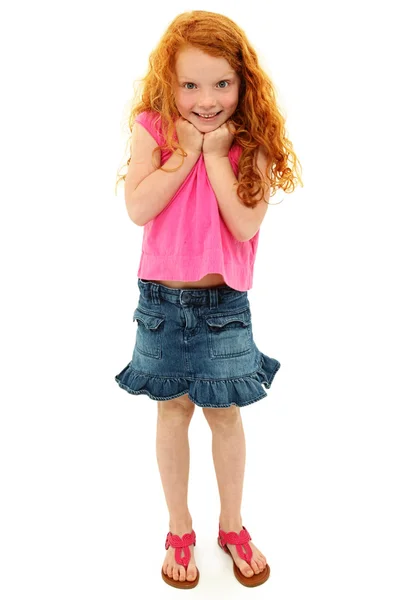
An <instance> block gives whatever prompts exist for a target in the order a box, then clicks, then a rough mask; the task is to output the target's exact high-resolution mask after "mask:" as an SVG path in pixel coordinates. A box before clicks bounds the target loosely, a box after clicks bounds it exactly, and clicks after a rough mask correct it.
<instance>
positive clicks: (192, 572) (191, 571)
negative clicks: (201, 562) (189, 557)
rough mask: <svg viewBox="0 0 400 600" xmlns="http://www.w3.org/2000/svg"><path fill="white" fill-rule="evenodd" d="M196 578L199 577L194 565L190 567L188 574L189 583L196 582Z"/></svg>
mask: <svg viewBox="0 0 400 600" xmlns="http://www.w3.org/2000/svg"><path fill="white" fill-rule="evenodd" d="M196 576H197V570H196V567H195V566H194V565H189V567H188V572H187V579H188V580H189V581H194V580H195V579H196Z"/></svg>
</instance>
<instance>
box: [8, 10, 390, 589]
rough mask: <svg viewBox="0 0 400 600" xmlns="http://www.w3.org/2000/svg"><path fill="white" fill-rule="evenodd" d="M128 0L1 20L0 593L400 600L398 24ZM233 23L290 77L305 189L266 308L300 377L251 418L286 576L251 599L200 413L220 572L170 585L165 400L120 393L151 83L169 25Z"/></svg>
mask: <svg viewBox="0 0 400 600" xmlns="http://www.w3.org/2000/svg"><path fill="white" fill-rule="evenodd" d="M257 4H259V8H256V2H250V1H248V0H246V2H244V3H237V2H232V1H231V0H229V1H218V0H214V1H213V2H210V1H204V2H202V3H200V4H193V3H191V2H177V1H174V0H170V1H169V2H162V3H160V4H159V5H156V4H154V3H143V2H142V3H136V2H133V1H131V2H123V1H121V0H114V1H113V2H112V3H111V2H104V3H101V2H96V3H95V2H89V1H84V0H80V1H79V2H77V1H74V2H73V1H70V2H66V3H61V2H52V3H50V2H44V1H36V2H32V3H28V2H19V3H15V4H13V5H12V7H11V5H9V6H8V7H6V8H3V10H2V24H1V36H0V44H1V48H0V49H1V55H2V77H1V79H2V88H3V91H2V95H1V104H2V110H1V113H0V114H1V116H0V119H1V122H0V125H1V142H0V143H1V195H2V201H1V213H2V214H1V219H0V226H1V231H0V243H1V267H2V284H3V286H2V293H1V302H2V310H1V313H0V314H1V367H2V368H1V390H0V392H1V414H0V451H1V454H0V460H1V472H0V484H1V488H2V489H1V495H0V502H1V511H0V519H1V521H0V527H1V529H0V551H1V557H0V561H1V577H0V595H1V597H2V599H3V600H14V599H21V600H22V599H23V600H26V599H29V598H32V597H38V598H41V599H42V600H45V599H46V600H47V599H51V600H53V599H57V600H64V599H68V600H70V599H72V598H74V599H75V600H83V599H84V600H87V599H91V598H93V599H96V600H102V599H107V600H111V599H112V600H114V599H116V598H118V600H125V599H132V598H134V599H136V598H137V599H139V598H140V599H142V598H144V599H145V598H175V597H178V596H179V594H185V593H187V594H191V596H192V597H196V598H207V600H208V599H210V600H211V599H214V598H220V597H221V594H223V595H224V597H227V598H228V597H229V598H232V599H234V598H244V597H245V596H246V597H247V595H249V594H252V597H254V598H264V597H265V596H266V595H267V596H268V598H270V599H271V600H278V599H283V600H289V599H294V598H299V597H300V598H303V597H304V598H307V599H308V600H320V599H321V598H323V599H324V600H330V599H335V600H336V599H337V598H345V599H349V600H350V599H352V600H353V599H354V598H364V599H372V598H374V599H375V598H378V597H381V598H385V600H395V599H396V600H398V598H399V594H400V583H399V578H398V574H399V559H400V552H399V547H400V546H399V534H400V527H399V512H398V507H399V505H400V498H399V491H398V489H399V488H398V483H399V481H398V479H399V464H398V456H399V454H400V452H399V421H398V414H399V412H398V410H399V409H398V403H399V399H400V398H399V395H400V394H399V334H400V331H399V329H400V328H399V319H398V307H399V304H400V303H399V294H398V279H399V261H398V256H399V247H398V237H399V200H400V198H399V129H400V128H399V110H398V109H399V106H400V99H399V95H398V92H397V89H398V85H399V81H398V73H399V69H398V59H396V58H395V55H396V54H397V56H398V53H399V48H398V47H397V48H396V44H397V42H396V38H397V40H398V27H397V26H396V19H395V14H394V12H395V11H394V5H395V2H389V1H381V2H367V1H366V2H363V3H361V2H356V1H354V0H353V1H349V0H347V1H344V0H340V1H337V2H331V3H328V2H317V1H316V0H315V1H311V0H303V1H302V2H296V1H294V0H286V2H277V1H274V2H272V1H271V2H269V1H266V0H264V1H263V2H261V3H259V2H257ZM199 8H201V9H206V10H207V9H208V10H213V11H215V12H222V13H224V14H226V15H227V16H229V17H231V18H232V19H234V20H235V21H236V22H237V23H238V24H239V25H240V26H241V27H242V28H243V29H244V30H245V31H246V33H247V35H248V37H249V39H250V41H251V43H252V44H253V45H254V47H255V48H256V50H257V51H258V53H259V56H260V60H261V62H262V64H263V66H264V68H265V69H266V71H267V72H268V73H269V75H270V76H271V77H272V80H273V81H274V84H275V86H276V90H277V93H278V100H279V104H280V106H281V109H282V112H283V113H284V114H285V116H286V118H287V122H286V126H287V132H288V136H289V139H291V141H292V142H293V145H294V149H295V151H296V153H297V155H298V157H299V159H300V161H301V163H302V165H303V180H304V184H305V186H304V188H298V189H297V190H296V192H295V193H294V194H289V195H285V194H278V195H277V196H276V197H275V199H274V200H272V202H280V200H282V199H283V202H281V203H280V204H278V205H276V206H270V208H269V210H268V213H267V217H266V219H265V221H264V223H263V224H262V229H261V237H260V244H259V251H258V255H257V260H256V266H255V273H254V285H253V288H252V289H251V291H250V292H249V299H250V303H251V307H252V316H253V329H254V336H255V340H256V343H257V345H258V347H259V348H260V350H262V351H263V352H264V353H266V354H267V355H269V356H272V357H275V358H277V359H278V360H279V361H280V362H281V364H282V367H281V370H280V371H279V373H278V374H277V376H276V379H275V380H274V383H273V385H272V387H271V389H270V390H269V391H268V397H267V398H265V399H263V400H262V401H260V402H257V403H255V404H253V405H250V406H249V407H247V408H246V409H243V410H242V416H243V421H244V424H245V431H246V440H247V466H246V478H245V490H244V499H243V510H242V516H243V522H244V524H245V526H246V527H247V529H249V531H250V533H251V535H252V537H253V541H254V543H255V544H256V545H258V546H259V548H260V549H261V550H262V552H264V554H265V555H266V557H267V559H268V562H269V564H270V566H271V576H270V579H269V581H268V582H267V583H266V584H265V585H263V586H261V587H259V588H255V589H253V590H252V591H249V590H248V589H247V588H244V587H242V586H240V584H239V583H238V582H237V581H236V579H235V578H234V576H233V574H232V565H231V561H230V559H229V557H227V555H225V554H224V553H222V552H221V550H220V549H219V548H218V547H217V543H216V537H217V529H218V513H219V498H218V492H217V485H216V480H215V475H214V471H213V463H212V456H211V435H210V432H209V428H208V425H207V423H206V421H205V419H204V418H203V414H202V411H201V409H196V411H195V415H194V418H193V421H192V424H191V428H190V440H191V480H190V491H189V495H190V497H189V500H190V509H191V512H192V516H193V526H194V529H195V531H196V533H197V540H198V544H197V547H196V559H197V564H198V567H199V570H200V573H201V580H200V584H199V585H198V587H197V588H196V589H194V590H192V591H191V592H181V591H180V590H175V589H173V588H170V587H169V586H167V585H165V583H164V582H163V581H162V579H161V575H160V571H161V565H162V561H163V559H164V553H165V550H164V542H165V537H166V534H167V531H168V514H167V511H166V507H165V503H164V497H163V492H162V488H161V483H160V480H159V474H158V470H157V464H156V458H155V419H156V408H157V405H156V402H155V401H153V400H151V399H150V398H148V397H147V396H132V395H130V394H128V393H126V392H125V391H123V390H121V389H120V388H119V387H118V385H117V383H116V382H115V381H114V376H115V375H116V374H117V373H119V372H120V371H121V370H122V368H123V367H124V366H125V365H126V364H127V363H128V362H129V360H130V358H131V353H132V349H133V343H134V334H135V324H134V323H133V322H132V315H133V311H134V308H135V306H136V303H137V301H138V288H137V277H136V274H137V269H138V265H139V258H140V249H141V242H142V234H143V230H142V228H140V227H138V226H136V225H134V224H133V223H132V222H131V221H130V219H129V217H128V215H127V213H126V209H125V205H124V197H123V185H120V186H119V188H118V191H117V194H115V192H114V184H115V179H116V173H117V170H118V168H119V167H121V166H122V165H123V163H124V162H125V159H126V158H127V156H128V154H127V153H126V151H127V148H126V143H127V139H128V135H129V130H128V127H127V116H128V114H127V108H128V106H129V101H130V98H131V95H132V91H133V82H134V81H135V80H137V79H139V78H140V77H142V76H143V75H144V74H145V71H146V69H147V60H148V55H149V53H150V52H151V50H152V49H153V47H154V46H155V45H156V44H157V42H158V40H159V38H160V36H161V35H162V33H163V32H164V30H165V29H166V27H167V25H168V23H169V22H170V21H171V20H172V19H173V18H174V17H175V16H176V15H177V14H179V13H180V12H183V11H185V10H190V9H199Z"/></svg>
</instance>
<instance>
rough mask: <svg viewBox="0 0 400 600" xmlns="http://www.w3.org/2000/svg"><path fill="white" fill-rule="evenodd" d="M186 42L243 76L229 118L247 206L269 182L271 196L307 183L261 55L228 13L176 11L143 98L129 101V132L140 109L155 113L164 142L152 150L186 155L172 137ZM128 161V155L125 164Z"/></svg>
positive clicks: (240, 193)
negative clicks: (178, 63)
mask: <svg viewBox="0 0 400 600" xmlns="http://www.w3.org/2000/svg"><path fill="white" fill-rule="evenodd" d="M185 46H186V47H187V46H189V47H190V46H191V47H194V48H197V49H199V50H201V51H203V52H205V53H206V54H208V55H210V56H215V57H222V58H225V59H226V61H227V62H228V63H229V65H230V66H231V67H232V68H233V69H234V70H235V71H236V73H237V74H238V75H239V77H240V82H241V83H240V90H239V99H238V105H237V108H236V110H235V112H234V114H233V115H232V116H231V118H230V121H231V122H232V124H233V125H234V127H235V130H236V132H235V138H234V142H236V143H237V144H238V145H239V146H241V147H242V149H243V150H242V154H241V156H240V160H239V166H238V167H239V173H240V182H239V184H238V186H237V194H238V196H239V198H240V199H241V201H242V202H243V204H244V205H246V206H248V207H251V208H253V207H254V206H255V205H256V204H257V203H258V202H259V201H260V200H261V199H262V198H263V197H264V193H265V192H266V191H267V190H266V186H268V187H269V189H270V195H271V196H273V195H274V194H275V192H276V191H277V190H278V189H279V188H281V189H282V190H283V191H285V192H287V193H291V192H293V191H294V189H295V187H296V185H297V183H300V184H301V185H302V186H303V182H302V180H301V177H300V172H299V167H300V168H301V165H300V162H299V160H298V158H297V156H296V154H295V153H294V151H293V149H292V148H293V146H292V143H291V142H290V140H289V139H288V138H287V137H286V132H285V119H284V117H283V116H282V114H281V112H280V111H279V108H278V106H277V101H276V92H275V89H274V86H273V84H272V82H271V80H270V78H269V77H268V75H267V74H266V73H265V72H264V71H263V69H262V68H261V67H260V65H259V61H258V57H257V54H256V52H255V50H254V49H253V47H252V46H251V45H250V43H249V41H248V39H247V37H246V34H245V33H244V31H243V30H242V29H241V28H240V27H238V25H236V23H234V22H233V21H232V20H231V19H229V18H228V17H225V16H224V15H220V14H217V13H213V12H208V11H203V10H194V11H190V12H185V13H183V14H181V15H178V16H177V17H176V18H175V19H174V20H173V21H172V23H171V24H170V25H169V27H168V29H167V30H166V32H165V33H164V35H163V36H162V38H161V40H160V42H159V44H158V46H157V47H156V48H155V49H154V50H153V52H152V53H151V54H150V57H149V68H148V72H147V74H146V76H145V77H144V78H143V79H142V80H140V81H141V82H142V87H141V90H140V96H139V97H138V98H136V99H134V100H133V102H132V104H131V107H130V114H129V129H130V131H131V133H132V129H133V125H134V122H135V117H136V116H137V115H138V114H139V113H141V112H143V111H146V110H152V111H155V112H156V113H158V118H159V120H160V122H161V127H162V133H163V134H164V137H165V145H164V146H158V148H156V149H155V150H154V153H155V152H156V151H157V150H158V149H159V148H162V149H169V150H172V151H174V150H178V149H179V151H180V153H181V154H182V156H184V150H183V149H182V147H180V146H179V143H178V142H176V141H175V140H174V138H173V136H174V128H175V126H174V120H176V118H177V117H179V112H178V109H177V107H176V104H175V99H174V90H173V82H174V77H175V57H176V54H177V52H178V51H179V50H180V49H181V48H182V47H185ZM259 147H260V149H262V150H264V153H265V155H266V158H267V167H266V173H264V176H265V178H266V180H267V181H265V180H264V178H263V177H262V176H261V173H260V172H259V170H258V169H257V165H256V161H255V157H256V152H257V149H258V148H259ZM153 158H154V154H153ZM129 163H130V158H129V159H128V161H127V163H126V166H128V165H129ZM289 163H291V165H292V167H290V166H289ZM160 168H161V169H162V168H163V167H160ZM178 168H180V167H178ZM164 170H165V171H166V169H164ZM125 177H126V175H122V176H121V177H120V178H119V179H117V183H116V187H117V186H118V183H119V181H121V180H125Z"/></svg>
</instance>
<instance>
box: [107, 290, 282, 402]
mask: <svg viewBox="0 0 400 600" xmlns="http://www.w3.org/2000/svg"><path fill="white" fill-rule="evenodd" d="M138 287H139V291H140V296H139V302H138V305H137V307H136V309H135V312H134V314H133V321H134V322H135V323H136V329H135V333H136V336H135V346H134V349H133V354H132V360H131V361H130V363H129V364H128V365H127V366H126V367H125V368H124V369H123V370H122V371H121V372H120V373H119V374H118V375H116V376H115V380H116V381H117V383H118V385H119V386H120V387H121V388H122V389H124V390H126V391H127V392H129V393H130V394H136V395H139V394H144V395H147V396H149V397H150V398H152V399H153V400H159V401H164V400H171V399H172V398H178V397H179V396H183V395H184V394H188V396H189V398H190V400H191V401H192V402H194V404H197V406H201V407H204V408H206V407H207V408H227V407H229V406H231V405H232V404H235V405H236V406H246V405H247V404H252V403H253V402H256V401H257V400H260V399H261V398H264V397H265V396H267V393H266V391H265V389H264V388H266V389H268V388H270V387H271V383H272V381H273V379H274V377H275V373H276V372H277V371H278V369H279V368H280V366H281V365H280V363H279V362H278V361H277V360H276V359H275V358H270V357H269V356H267V355H266V354H262V352H260V351H259V350H258V348H257V346H256V345H255V343H254V340H253V331H252V322H251V312H250V305H249V300H248V297H247V292H246V291H245V292H240V291H238V290H235V289H233V288H231V287H230V286H228V285H226V284H224V285H221V286H217V287H211V288H181V289H176V288H170V287H166V286H164V285H161V284H159V283H156V282H153V281H151V280H146V279H138ZM263 386H264V387H263Z"/></svg>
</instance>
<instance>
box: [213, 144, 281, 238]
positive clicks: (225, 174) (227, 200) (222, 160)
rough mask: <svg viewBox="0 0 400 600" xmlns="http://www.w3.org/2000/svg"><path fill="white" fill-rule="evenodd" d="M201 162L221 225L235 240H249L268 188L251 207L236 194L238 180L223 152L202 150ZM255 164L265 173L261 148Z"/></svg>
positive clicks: (265, 202)
mask: <svg viewBox="0 0 400 600" xmlns="http://www.w3.org/2000/svg"><path fill="white" fill-rule="evenodd" d="M204 164H205V166H206V170H207V174H208V178H209V180H210V183H211V186H212V188H213V190H214V192H215V196H216V198H217V201H218V206H219V210H220V213H221V215H222V218H223V220H224V222H225V225H226V226H227V227H228V229H229V231H230V232H231V233H232V235H233V237H234V238H236V239H237V240H238V241H239V242H247V241H248V240H251V239H252V237H254V235H255V234H256V233H257V231H258V230H259V229H260V226H261V223H262V221H263V219H264V217H265V214H266V212H267V209H268V199H269V195H270V194H269V191H268V192H267V193H266V195H265V197H264V198H263V199H262V200H261V201H260V202H258V204H257V205H256V206H255V207H254V208H253V209H252V208H249V207H247V206H245V205H244V204H243V203H242V201H241V200H240V198H239V197H238V195H237V192H236V188H237V184H238V180H237V179H236V177H235V174H234V172H233V169H232V166H231V163H230V161H229V158H228V157H227V156H214V155H212V154H210V155H207V154H205V155H204ZM257 166H258V168H259V169H260V170H261V172H262V173H265V171H266V168H267V161H266V157H265V155H264V153H263V152H258V155H257ZM239 181H240V175H239Z"/></svg>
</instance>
